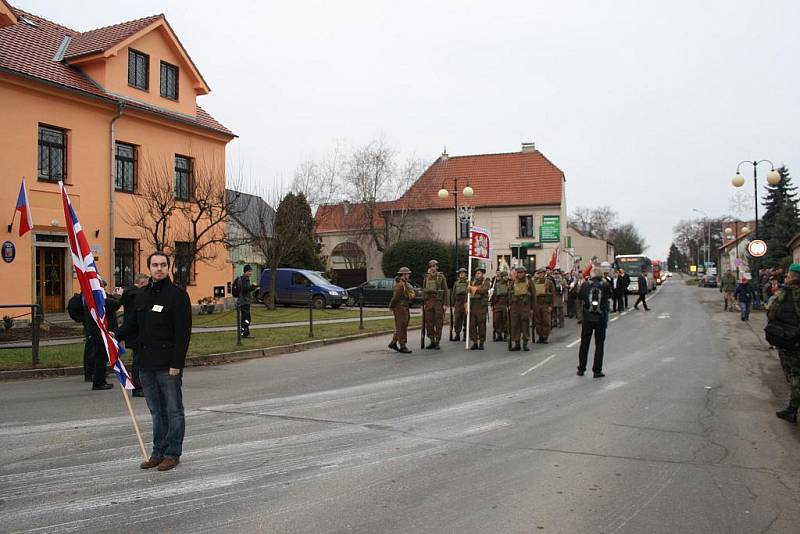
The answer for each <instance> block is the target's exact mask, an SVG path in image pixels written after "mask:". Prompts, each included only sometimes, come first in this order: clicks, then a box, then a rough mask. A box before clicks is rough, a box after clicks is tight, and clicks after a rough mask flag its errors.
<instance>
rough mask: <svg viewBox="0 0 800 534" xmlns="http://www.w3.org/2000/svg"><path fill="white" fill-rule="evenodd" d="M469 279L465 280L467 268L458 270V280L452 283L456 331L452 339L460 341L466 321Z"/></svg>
mask: <svg viewBox="0 0 800 534" xmlns="http://www.w3.org/2000/svg"><path fill="white" fill-rule="evenodd" d="M468 288H469V280H467V270H466V269H465V268H463V267H462V268H460V269H459V270H458V280H456V281H455V283H454V284H453V292H452V293H453V302H451V303H450V305H451V306H452V307H453V329H454V330H455V332H456V335H455V337H454V338H453V339H452V341H461V332H462V330H464V327H465V326H466V323H467V293H468V292H469V289H468Z"/></svg>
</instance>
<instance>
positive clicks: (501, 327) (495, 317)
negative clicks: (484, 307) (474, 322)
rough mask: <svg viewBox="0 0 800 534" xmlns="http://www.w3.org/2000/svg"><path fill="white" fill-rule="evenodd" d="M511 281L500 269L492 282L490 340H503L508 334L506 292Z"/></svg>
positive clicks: (507, 292)
mask: <svg viewBox="0 0 800 534" xmlns="http://www.w3.org/2000/svg"><path fill="white" fill-rule="evenodd" d="M511 283H512V282H509V280H508V273H507V272H506V271H500V274H499V275H498V277H497V279H496V280H495V282H494V293H492V298H491V299H489V302H490V303H491V305H492V340H493V341H505V340H506V336H508V324H507V323H506V314H507V313H508V294H509V287H510V286H511Z"/></svg>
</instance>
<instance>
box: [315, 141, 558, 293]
mask: <svg viewBox="0 0 800 534" xmlns="http://www.w3.org/2000/svg"><path fill="white" fill-rule="evenodd" d="M467 185H469V187H471V188H472V190H473V193H474V194H473V196H472V197H470V198H465V197H464V195H463V189H464V188H465V187H466V186H467ZM442 188H444V189H447V190H448V191H449V195H448V197H447V198H445V199H442V198H440V197H439V195H438V193H439V190H440V189H442ZM456 190H457V193H458V204H459V207H462V206H465V205H469V206H471V207H472V208H474V210H475V211H474V221H473V224H474V225H475V226H480V227H483V228H487V229H488V230H489V231H490V232H491V234H492V261H491V264H490V265H486V267H487V268H488V273H489V274H492V273H494V271H496V270H497V269H498V268H507V267H510V266H516V265H524V266H526V267H528V268H535V267H536V266H542V265H546V264H548V263H549V262H550V258H551V257H552V255H553V254H554V253H555V252H556V250H558V253H557V257H558V261H557V263H558V265H560V266H561V267H562V268H563V267H567V266H568V265H569V264H570V260H569V258H568V256H567V255H566V254H564V253H563V251H564V243H563V242H564V240H565V238H566V202H565V177H564V173H563V171H561V169H559V168H558V167H557V166H556V165H554V164H553V163H552V162H551V161H550V160H549V159H547V157H546V156H545V155H544V154H542V153H541V152H540V151H538V150H536V148H535V147H534V145H533V144H532V143H524V144H523V146H522V150H520V151H519V152H509V153H501V154H479V155H469V156H447V155H444V156H442V157H440V158H438V159H437V160H436V161H435V162H433V164H431V165H430V166H429V167H428V168H427V169H426V170H425V172H423V173H422V175H421V176H420V177H419V178H418V179H417V180H416V182H414V184H412V185H411V187H409V189H408V190H407V191H406V192H405V193H404V194H403V195H402V196H400V197H399V198H398V199H396V200H394V201H391V202H384V203H381V210H380V211H381V212H382V214H383V216H384V218H386V217H388V216H391V213H390V212H392V211H395V212H403V213H404V214H406V213H407V214H408V216H409V218H410V220H413V221H415V224H414V227H415V230H414V231H411V232H409V235H408V236H409V237H411V236H412V235H413V234H414V233H416V235H417V236H421V237H433V238H436V239H440V240H442V241H444V242H449V243H453V241H454V240H455V239H456V232H457V231H458V241H459V243H464V244H466V242H467V237H468V229H467V225H466V224H461V223H459V224H458V225H457V223H456V211H455V205H454V200H455V198H454V195H453V193H454V191H456ZM363 213H364V210H363V206H361V207H360V206H359V205H351V206H350V208H349V211H347V212H346V211H345V207H344V206H343V205H342V204H337V205H333V206H322V207H321V208H320V209H319V210H318V211H317V215H316V220H317V234H318V235H319V237H320V238H321V240H322V243H323V253H325V254H329V256H328V257H327V258H325V259H326V260H327V261H328V266H329V268H333V269H335V268H336V266H335V265H332V264H331V259H330V258H331V256H330V254H331V252H332V251H333V250H334V249H335V248H336V247H338V246H340V245H342V244H343V243H351V244H354V245H358V246H359V247H360V248H361V249H362V250H363V252H364V255H365V256H366V259H367V265H366V268H365V273H364V276H365V277H367V278H372V277H379V276H382V275H383V273H382V272H381V267H380V260H381V257H382V254H379V253H377V251H376V250H375V249H374V244H371V243H370V242H369V241H370V240H369V239H366V240H365V239H363V238H361V236H363V234H364V227H365V225H366V222H368V221H367V219H366V218H365V217H363ZM360 214H361V215H360ZM351 246H352V245H351ZM334 256H335V255H334Z"/></svg>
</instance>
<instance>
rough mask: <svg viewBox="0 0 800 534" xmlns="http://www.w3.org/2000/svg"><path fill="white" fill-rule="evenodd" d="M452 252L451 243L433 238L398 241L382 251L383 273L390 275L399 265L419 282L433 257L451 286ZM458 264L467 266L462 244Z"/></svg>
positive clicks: (453, 265) (474, 264)
mask: <svg viewBox="0 0 800 534" xmlns="http://www.w3.org/2000/svg"><path fill="white" fill-rule="evenodd" d="M453 253H454V247H453V244H452V243H445V242H443V241H438V240H433V239H410V240H408V241H400V242H398V243H395V244H394V245H392V246H390V247H389V248H388V249H386V251H385V252H384V253H383V261H382V268H383V274H384V276H387V277H392V276H395V275H396V274H397V271H398V269H400V267H408V268H409V269H411V280H412V281H414V282H415V283H417V284H421V282H422V277H423V276H424V275H425V273H426V272H427V271H428V261H430V260H433V259H435V260H437V261H438V262H439V271H440V272H442V273H444V274H445V276H447V283H448V284H449V285H451V286H452V284H453V281H454V280H455V263H454V261H453ZM458 265H459V266H460V267H466V266H467V247H466V246H464V245H459V247H458ZM475 267H477V262H473V268H475Z"/></svg>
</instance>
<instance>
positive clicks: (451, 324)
mask: <svg viewBox="0 0 800 534" xmlns="http://www.w3.org/2000/svg"><path fill="white" fill-rule="evenodd" d="M455 298H456V295H455V292H451V293H450V300H451V301H452V302H450V341H453V306H454V305H455Z"/></svg>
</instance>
